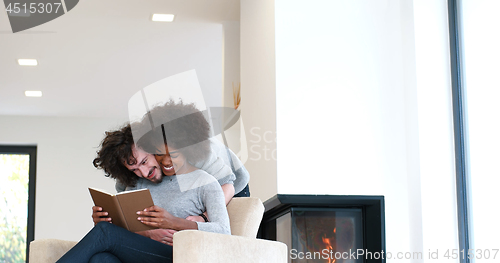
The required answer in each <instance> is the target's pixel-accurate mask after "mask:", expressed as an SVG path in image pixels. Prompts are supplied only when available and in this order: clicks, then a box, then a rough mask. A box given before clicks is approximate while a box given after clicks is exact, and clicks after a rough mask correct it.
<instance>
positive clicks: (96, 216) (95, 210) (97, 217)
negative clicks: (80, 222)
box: [92, 206, 111, 225]
mask: <svg viewBox="0 0 500 263" xmlns="http://www.w3.org/2000/svg"><path fill="white" fill-rule="evenodd" d="M107 215H108V212H104V211H102V207H100V206H93V207H92V220H94V225H97V223H99V222H102V221H105V222H110V223H111V217H107Z"/></svg>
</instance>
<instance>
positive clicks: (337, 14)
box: [242, 0, 458, 262]
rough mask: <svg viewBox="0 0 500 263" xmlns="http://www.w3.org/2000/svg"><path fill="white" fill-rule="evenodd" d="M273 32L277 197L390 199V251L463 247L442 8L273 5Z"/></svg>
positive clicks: (279, 1)
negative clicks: (460, 243)
mask: <svg viewBox="0 0 500 263" xmlns="http://www.w3.org/2000/svg"><path fill="white" fill-rule="evenodd" d="M243 7H244V6H243V5H242V8H243ZM268 27H273V26H272V24H269V25H268ZM274 27H275V41H276V42H275V52H276V123H277V127H276V130H277V134H278V143H277V150H278V151H277V153H278V155H277V156H278V162H277V173H278V176H277V187H278V189H277V190H278V191H277V192H278V193H280V194H332V195H384V196H385V202H386V203H385V208H386V210H385V212H386V215H385V216H386V217H385V219H386V240H387V251H390V252H393V253H397V252H424V258H425V257H427V258H428V255H427V252H428V249H432V250H433V251H434V250H435V249H440V250H441V251H442V252H443V251H444V249H445V248H446V249H453V248H457V247H458V244H457V228H456V200H455V199H456V198H455V190H454V187H455V185H454V176H455V175H454V161H453V158H454V154H453V130H452V113H451V87H450V81H449V79H450V77H449V76H450V74H449V50H448V46H447V45H448V40H447V38H448V33H447V31H446V28H447V17H446V1H444V0H443V1H416V2H415V3H414V1H411V0H406V1H389V0H377V1H371V0H370V1H368V0H359V1H340V0H339V1H331V0H323V1H321V0H318V1H303V0H297V1H285V0H276V1H275V25H274ZM242 34H244V32H243V27H242ZM242 52H243V50H242ZM242 56H243V54H242ZM243 74H244V72H243V70H242V75H243ZM443 253H444V252H443ZM400 261H402V260H397V259H392V260H388V262H400ZM403 261H404V260H403ZM421 261H422V260H417V259H414V260H411V262H421Z"/></svg>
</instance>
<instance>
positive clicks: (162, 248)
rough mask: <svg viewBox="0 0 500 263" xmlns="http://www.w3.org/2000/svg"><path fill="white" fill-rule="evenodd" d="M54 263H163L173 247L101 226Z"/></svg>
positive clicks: (108, 226) (115, 227)
mask: <svg viewBox="0 0 500 263" xmlns="http://www.w3.org/2000/svg"><path fill="white" fill-rule="evenodd" d="M57 262H59V263H65V262H72V263H79V262H82V263H88V262H92V263H101V262H117V263H119V262H121V263H127V262H131V263H132V262H133V263H136V262H149V263H156V262H158V263H160V262H161V263H165V262H172V247H171V246H169V245H165V244H163V243H160V242H157V241H155V240H152V239H150V238H147V237H144V236H141V235H138V234H136V233H133V232H130V231H128V230H126V229H123V228H121V227H119V226H115V225H113V224H111V223H107V222H100V223H98V224H97V225H96V226H95V227H94V228H92V230H90V232H89V233H88V234H87V235H86V236H85V237H84V238H83V239H82V240H80V242H78V244H76V245H75V246H74V247H73V248H72V249H71V250H69V251H68V252H67V253H66V254H65V255H64V256H63V257H62V258H61V259H59V261H57Z"/></svg>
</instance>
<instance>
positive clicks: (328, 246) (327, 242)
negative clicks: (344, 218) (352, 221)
mask: <svg viewBox="0 0 500 263" xmlns="http://www.w3.org/2000/svg"><path fill="white" fill-rule="evenodd" d="M336 229H337V228H334V229H333V233H335V232H336ZM322 239H323V244H325V246H326V249H328V250H330V251H331V250H333V247H332V244H331V243H330V239H329V238H327V237H326V234H325V235H324V236H323V237H322ZM335 261H336V260H335V259H334V258H328V263H335Z"/></svg>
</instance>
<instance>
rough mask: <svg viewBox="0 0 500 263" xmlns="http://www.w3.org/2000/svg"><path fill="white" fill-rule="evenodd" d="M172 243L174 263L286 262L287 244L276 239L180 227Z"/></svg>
mask: <svg viewBox="0 0 500 263" xmlns="http://www.w3.org/2000/svg"><path fill="white" fill-rule="evenodd" d="M173 243H174V262H190V263H198V262H199V263H201V262H203V263H211V262H213V263H233V262H239V263H246V262H248V263H256V262H259V263H267V262H273V263H287V256H288V252H287V247H286V245H285V244H283V243H281V242H277V241H269V240H264V239H255V238H249V237H240V236H230V235H223V234H217V233H210V232H204V231H198V230H184V231H179V232H177V233H175V234H174V242H173Z"/></svg>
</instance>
